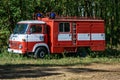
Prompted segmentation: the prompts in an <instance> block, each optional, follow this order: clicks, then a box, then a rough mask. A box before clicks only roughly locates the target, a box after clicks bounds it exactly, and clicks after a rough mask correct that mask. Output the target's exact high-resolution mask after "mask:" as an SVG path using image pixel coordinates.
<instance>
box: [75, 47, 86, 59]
mask: <svg viewBox="0 0 120 80" xmlns="http://www.w3.org/2000/svg"><path fill="white" fill-rule="evenodd" d="M77 55H78V56H79V57H86V56H87V55H88V52H87V50H86V49H85V48H79V49H78V51H77Z"/></svg>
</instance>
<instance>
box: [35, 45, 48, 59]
mask: <svg viewBox="0 0 120 80" xmlns="http://www.w3.org/2000/svg"><path fill="white" fill-rule="evenodd" d="M46 54H47V50H46V49H45V48H44V47H39V48H37V49H36V51H35V54H34V56H35V58H44V57H45V56H46Z"/></svg>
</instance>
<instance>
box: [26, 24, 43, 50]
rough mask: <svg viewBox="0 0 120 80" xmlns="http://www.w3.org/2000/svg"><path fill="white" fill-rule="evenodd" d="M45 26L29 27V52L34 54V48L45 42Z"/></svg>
mask: <svg viewBox="0 0 120 80" xmlns="http://www.w3.org/2000/svg"><path fill="white" fill-rule="evenodd" d="M43 26H44V25H43V24H31V25H30V27H29V34H28V37H27V39H28V40H27V42H28V43H27V47H28V51H29V52H32V50H33V47H34V46H35V45H36V44H38V43H42V42H44V34H43V33H44V31H43Z"/></svg>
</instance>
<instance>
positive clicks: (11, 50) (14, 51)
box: [8, 48, 22, 54]
mask: <svg viewBox="0 0 120 80" xmlns="http://www.w3.org/2000/svg"><path fill="white" fill-rule="evenodd" d="M8 52H12V53H18V54H22V51H21V50H16V49H10V48H8Z"/></svg>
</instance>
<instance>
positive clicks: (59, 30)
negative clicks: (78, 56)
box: [8, 17, 105, 58]
mask: <svg viewBox="0 0 120 80" xmlns="http://www.w3.org/2000/svg"><path fill="white" fill-rule="evenodd" d="M86 49H90V50H91V51H104V50H105V30H104V20H101V19H85V18H75V17H64V18H62V17H56V18H54V19H51V18H48V17H46V18H41V20H28V21H20V22H18V23H17V25H16V27H15V29H14V32H13V34H11V36H10V38H9V48H8V51H9V52H13V53H20V54H26V53H34V56H35V57H37V58H44V57H45V55H46V54H49V53H51V54H55V53H63V52H68V53H69V52H74V53H76V52H77V53H79V52H82V51H84V50H86Z"/></svg>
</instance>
